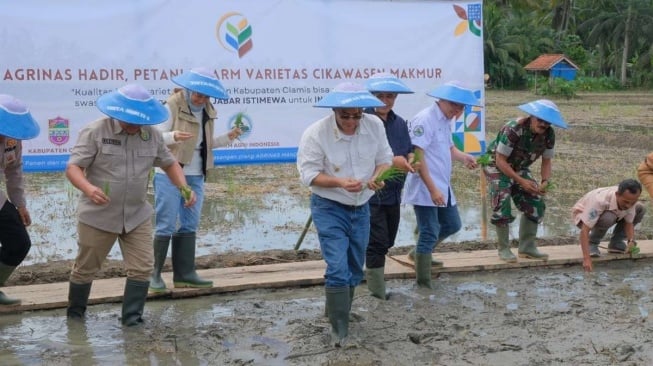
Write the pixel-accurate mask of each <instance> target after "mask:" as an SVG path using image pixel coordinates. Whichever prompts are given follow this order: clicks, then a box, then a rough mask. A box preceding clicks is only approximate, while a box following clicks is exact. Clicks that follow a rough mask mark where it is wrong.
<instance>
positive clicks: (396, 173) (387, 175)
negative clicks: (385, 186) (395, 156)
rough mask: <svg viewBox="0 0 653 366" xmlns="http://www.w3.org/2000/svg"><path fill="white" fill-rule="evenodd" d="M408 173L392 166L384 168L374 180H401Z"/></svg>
mask: <svg viewBox="0 0 653 366" xmlns="http://www.w3.org/2000/svg"><path fill="white" fill-rule="evenodd" d="M405 175H406V173H404V172H403V171H401V169H399V168H397V167H395V166H391V167H390V168H388V169H386V170H384V171H383V172H382V173H381V174H379V175H378V176H377V177H376V179H375V180H374V182H376V183H381V182H385V181H392V180H399V179H401V178H403V177H404V176H405Z"/></svg>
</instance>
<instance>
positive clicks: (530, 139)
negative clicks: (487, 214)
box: [483, 99, 567, 262]
mask: <svg viewBox="0 0 653 366" xmlns="http://www.w3.org/2000/svg"><path fill="white" fill-rule="evenodd" d="M518 108H519V109H521V110H522V111H524V112H526V113H528V114H529V116H528V117H522V118H519V119H517V120H512V121H509V122H508V123H506V124H505V125H504V126H503V127H502V128H501V130H500V131H499V134H498V135H497V137H496V139H495V140H494V141H492V142H491V143H490V145H489V146H488V151H487V153H488V154H489V155H490V156H491V161H490V163H489V164H488V165H487V166H486V167H484V169H483V172H484V174H485V176H486V177H487V182H488V186H489V189H488V190H489V193H490V197H491V200H492V217H491V219H490V222H491V223H492V224H494V225H495V226H496V230H497V238H498V239H497V240H498V247H499V258H501V260H503V261H506V262H516V261H517V258H516V257H515V255H514V254H513V253H512V251H511V250H510V240H509V233H510V228H509V224H510V223H511V222H513V221H514V220H515V217H514V216H513V215H512V208H511V203H510V200H511V199H512V201H513V202H514V203H515V206H517V209H518V210H519V211H521V212H522V216H521V222H520V224H519V251H518V254H519V256H520V257H522V258H532V259H543V260H547V259H548V258H549V256H548V255H547V254H545V253H542V252H540V251H539V250H538V249H537V246H536V245H535V237H536V236H537V225H538V224H539V223H540V222H542V219H543V217H544V210H545V209H546V205H545V203H544V199H543V196H544V194H545V193H546V190H547V183H548V181H549V179H551V159H553V153H554V147H555V132H554V131H553V127H552V126H556V127H560V128H567V123H566V122H565V120H564V119H563V118H562V114H561V113H560V110H559V109H558V106H556V105H555V103H553V102H552V101H550V100H547V99H540V100H536V101H533V102H530V103H526V104H522V105H520V106H519V107H518ZM540 157H541V158H542V166H541V169H540V175H541V177H540V178H541V179H540V181H539V183H538V181H537V180H535V178H533V175H532V174H531V171H530V166H531V165H532V164H533V163H534V162H535V161H537V159H539V158H540Z"/></svg>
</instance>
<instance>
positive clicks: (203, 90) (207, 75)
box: [172, 67, 229, 99]
mask: <svg viewBox="0 0 653 366" xmlns="http://www.w3.org/2000/svg"><path fill="white" fill-rule="evenodd" d="M172 81H173V82H174V83H175V84H177V85H180V86H182V87H184V88H186V89H188V90H190V91H194V92H196V93H200V94H204V95H208V96H209V97H213V98H216V99H229V94H228V93H227V90H226V89H225V88H224V86H222V83H221V82H220V80H218V78H216V77H215V75H214V74H213V73H212V72H211V71H209V70H208V69H206V68H203V67H196V68H194V69H191V70H190V71H188V72H185V73H183V74H181V75H179V76H175V77H174V78H172Z"/></svg>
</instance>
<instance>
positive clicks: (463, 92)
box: [426, 81, 481, 106]
mask: <svg viewBox="0 0 653 366" xmlns="http://www.w3.org/2000/svg"><path fill="white" fill-rule="evenodd" d="M426 94H427V95H430V96H432V97H434V98H438V99H444V100H447V101H449V102H454V103H460V104H465V105H474V106H480V105H481V104H480V103H479V100H478V98H476V96H475V95H474V92H473V91H471V90H470V89H467V88H465V87H463V86H461V85H460V84H459V83H458V82H456V81H450V82H447V83H445V84H442V85H440V86H438V87H437V88H435V89H433V90H431V91H430V92H428V93H426Z"/></svg>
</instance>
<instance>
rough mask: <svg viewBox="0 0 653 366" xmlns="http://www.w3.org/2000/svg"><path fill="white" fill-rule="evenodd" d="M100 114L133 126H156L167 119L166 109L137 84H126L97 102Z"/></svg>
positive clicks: (104, 95) (101, 97)
mask: <svg viewBox="0 0 653 366" xmlns="http://www.w3.org/2000/svg"><path fill="white" fill-rule="evenodd" d="M97 107H98V109H99V110H101V111H102V113H104V114H106V115H107V116H109V117H112V118H115V119H117V120H120V121H123V122H127V123H131V124H134V125H156V124H158V123H161V122H164V121H166V120H167V119H168V116H169V115H170V113H168V110H167V109H166V107H164V106H163V104H161V102H159V101H158V100H156V99H154V98H152V95H150V93H149V92H148V91H147V90H146V89H145V88H143V87H142V86H140V85H138V84H128V85H125V86H123V87H121V88H119V89H118V90H114V91H112V92H110V93H106V94H103V95H102V96H100V97H99V98H98V100H97Z"/></svg>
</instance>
